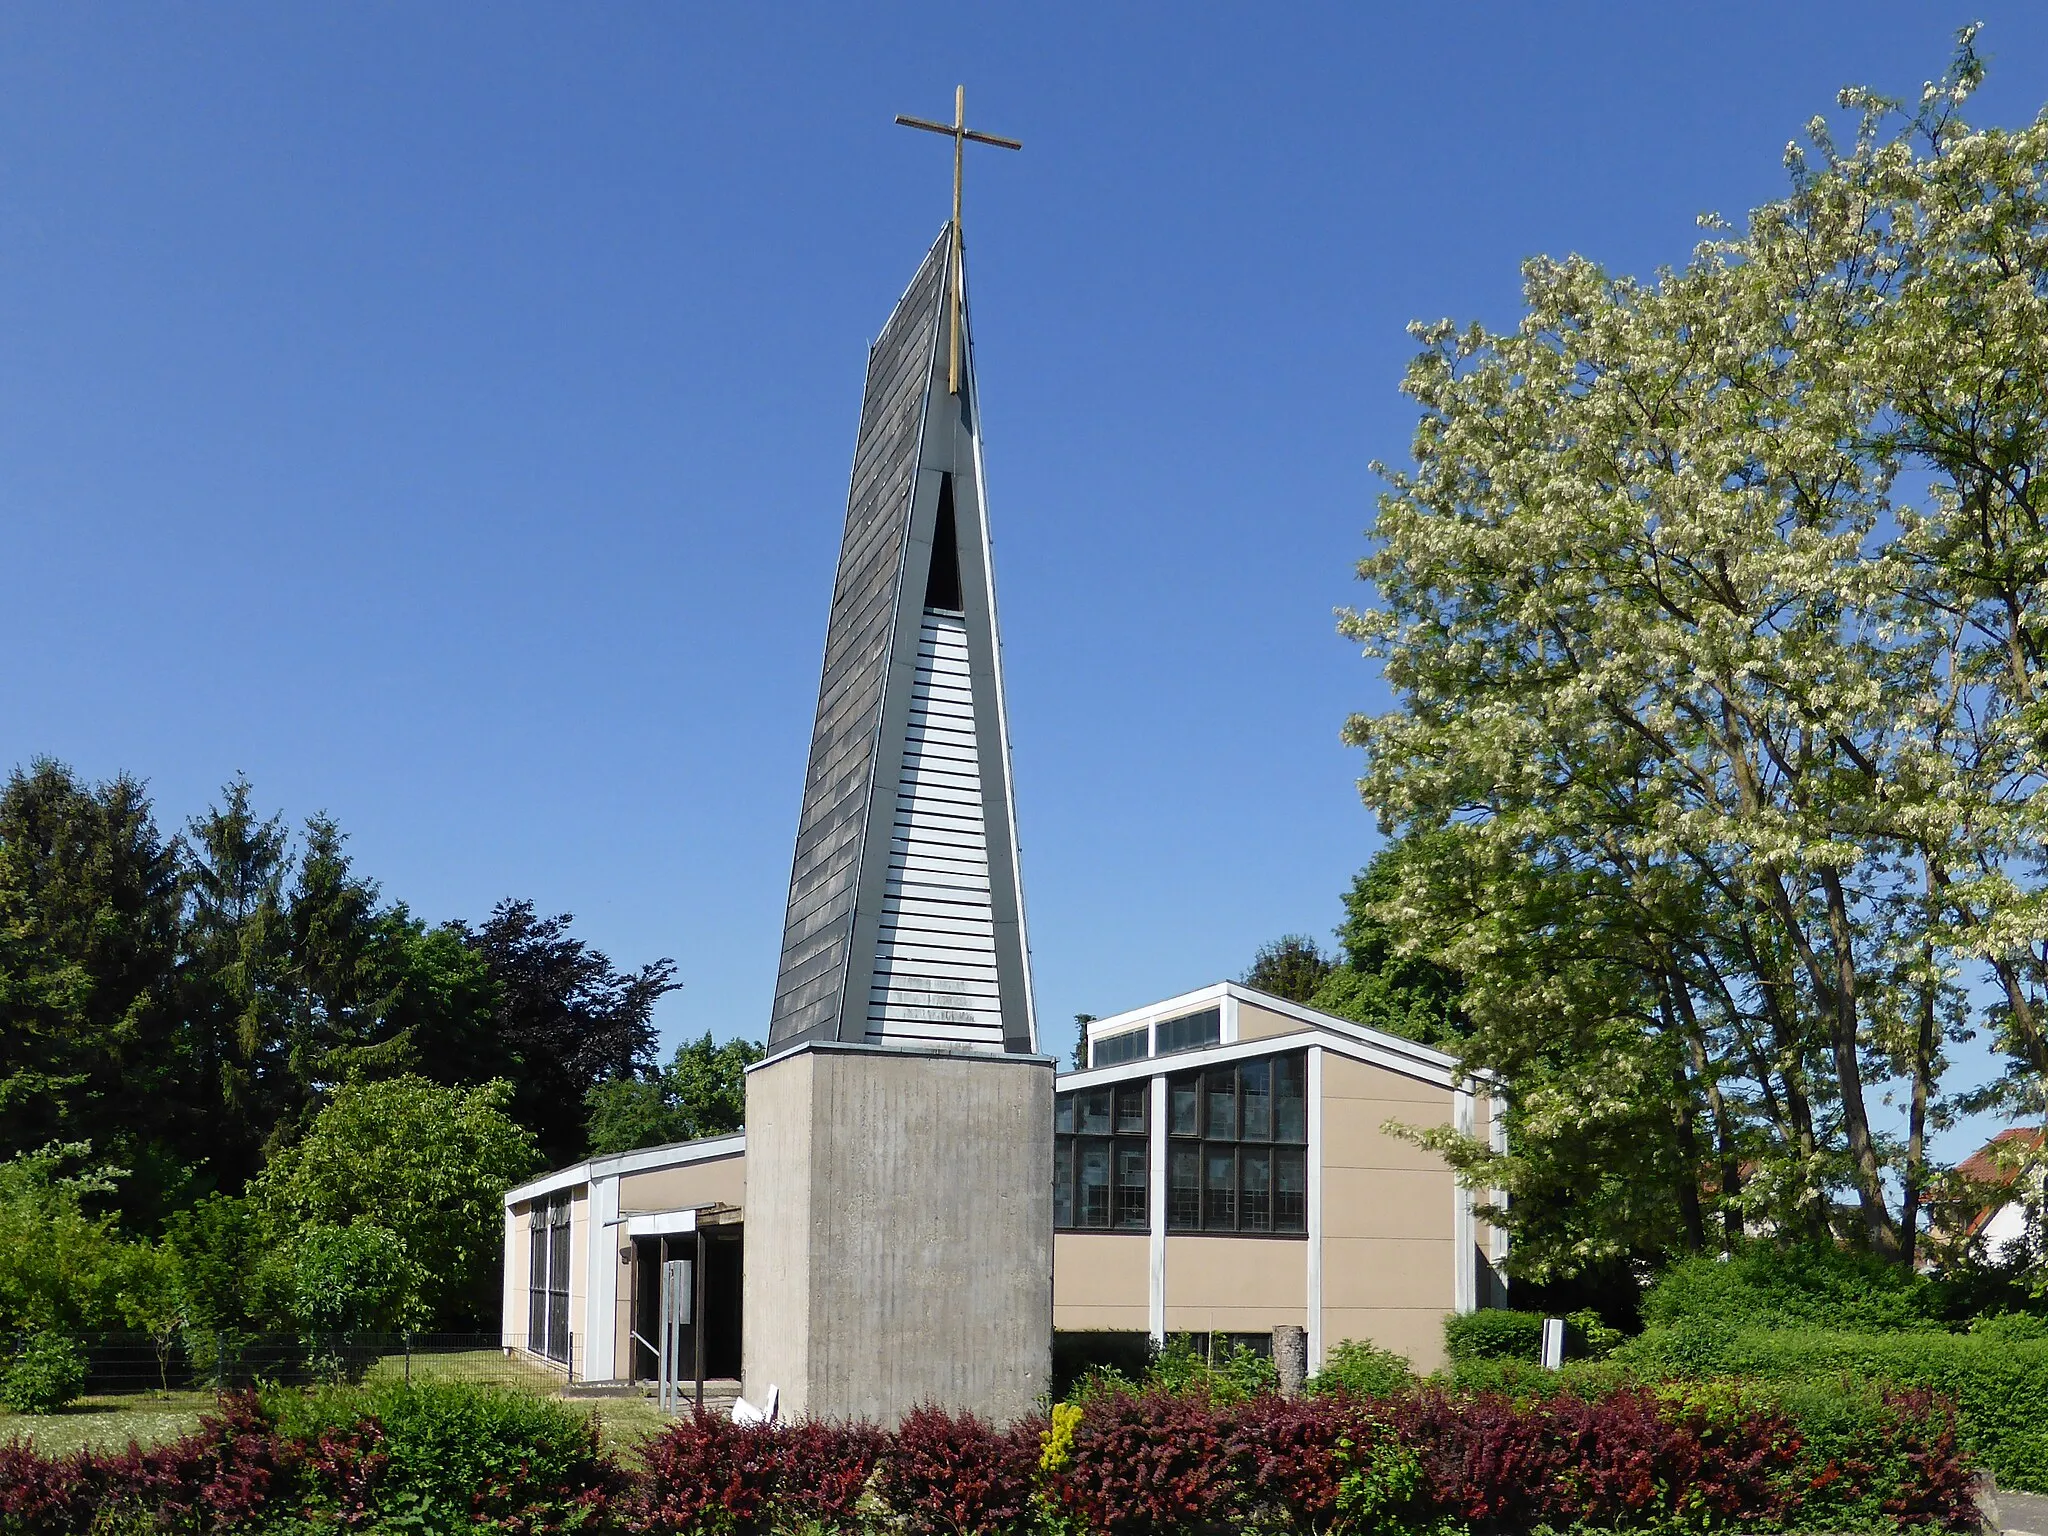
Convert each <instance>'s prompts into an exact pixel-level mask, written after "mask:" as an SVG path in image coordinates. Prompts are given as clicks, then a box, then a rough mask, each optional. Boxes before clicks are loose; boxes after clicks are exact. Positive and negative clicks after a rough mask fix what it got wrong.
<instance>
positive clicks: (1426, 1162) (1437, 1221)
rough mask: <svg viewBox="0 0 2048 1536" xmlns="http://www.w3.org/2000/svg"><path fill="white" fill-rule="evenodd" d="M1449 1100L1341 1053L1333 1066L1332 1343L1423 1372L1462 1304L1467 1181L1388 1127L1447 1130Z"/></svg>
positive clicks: (1328, 1194)
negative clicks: (1461, 1187) (1356, 1346)
mask: <svg viewBox="0 0 2048 1536" xmlns="http://www.w3.org/2000/svg"><path fill="white" fill-rule="evenodd" d="M1451 1118H1452V1095H1451V1092H1450V1090H1448V1089H1444V1088H1438V1087H1436V1086H1434V1085H1433V1084H1429V1083H1422V1082H1417V1081H1416V1080H1415V1079H1414V1078H1411V1077H1405V1076H1403V1075H1402V1074H1400V1073H1398V1072H1390V1071H1388V1070H1386V1069H1385V1068H1383V1067H1376V1066H1373V1065H1371V1064H1370V1063H1367V1062H1361V1061H1352V1060H1350V1059H1349V1058H1346V1057H1342V1056H1339V1055H1338V1054H1337V1053H1336V1052H1334V1051H1331V1052H1326V1053H1325V1055H1324V1059H1323V1338H1324V1340H1325V1345H1324V1347H1325V1349H1326V1350H1327V1349H1329V1348H1332V1347H1334V1346H1335V1345H1336V1344H1338V1343H1340V1342H1341V1341H1343V1340H1345V1339H1370V1340H1371V1341H1372V1342H1373V1343H1375V1344H1377V1345H1379V1346H1381V1347H1382V1348H1384V1349H1392V1350H1398V1351H1399V1352H1400V1353H1402V1354H1404V1355H1406V1356H1407V1357H1408V1358H1409V1360H1410V1361H1411V1362H1413V1363H1414V1365H1415V1368H1416V1369H1417V1370H1419V1371H1431V1370H1435V1369H1436V1368H1437V1367H1438V1366H1440V1365H1442V1364H1443V1363H1444V1353H1443V1320H1444V1315H1445V1314H1446V1313H1448V1312H1450V1311H1451V1310H1452V1308H1453V1306H1454V1304H1455V1298H1456V1273H1457V1271H1456V1265H1457V1263H1458V1262H1459V1261H1460V1259H1461V1258H1463V1259H1465V1260H1467V1261H1469V1259H1470V1257H1471V1256H1470V1255H1462V1256H1461V1255H1459V1254H1457V1253H1456V1252H1455V1248H1456V1243H1455V1226H1456V1210H1457V1181H1456V1180H1455V1179H1454V1178H1453V1177H1452V1174H1451V1171H1450V1169H1449V1168H1448V1167H1447V1166H1446V1165H1445V1163H1444V1161H1443V1159H1442V1158H1441V1157H1439V1156H1437V1154H1436V1153H1434V1152H1429V1151H1425V1150H1424V1149H1423V1148H1421V1147H1418V1146H1415V1145H1413V1144H1412V1143H1410V1142H1406V1141H1402V1140H1400V1139H1398V1138H1396V1137H1393V1136H1389V1135H1387V1134H1386V1132H1385V1131H1383V1130H1382V1129H1381V1128H1380V1127H1381V1126H1382V1125H1384V1124H1385V1123H1386V1122H1387V1121H1388V1120H1399V1121H1401V1122H1402V1123H1404V1124H1408V1125H1417V1126H1426V1125H1448V1124H1450V1123H1451Z"/></svg>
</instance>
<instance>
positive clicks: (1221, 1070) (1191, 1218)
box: [1161, 1026, 1308, 1233]
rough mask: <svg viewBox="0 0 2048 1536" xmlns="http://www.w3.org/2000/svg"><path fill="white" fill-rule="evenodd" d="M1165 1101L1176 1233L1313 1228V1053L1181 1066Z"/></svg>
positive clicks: (1171, 1219)
mask: <svg viewBox="0 0 2048 1536" xmlns="http://www.w3.org/2000/svg"><path fill="white" fill-rule="evenodd" d="M1161 1027H1162V1028H1163V1027H1164V1026H1161ZM1166 1103H1167V1125H1166V1132H1167V1151H1166V1228H1167V1230H1168V1231H1169V1232H1279V1233H1293V1232H1306V1231H1307V1230H1308V1149H1307V1147H1306V1145H1305V1143H1306V1142H1307V1140H1308V1062H1307V1058H1306V1056H1305V1055H1303V1054H1302V1053H1301V1052H1299V1051H1297V1052H1294V1053H1292V1054H1290V1055H1286V1056H1268V1057H1263V1058H1260V1059H1258V1060H1254V1061H1241V1062H1235V1063H1233V1064H1231V1065H1229V1066H1219V1067H1205V1068H1203V1069H1201V1070H1200V1071H1195V1072H1182V1073H1178V1074H1176V1075H1175V1076H1173V1077H1171V1078H1169V1079H1168V1080H1167V1086H1166Z"/></svg>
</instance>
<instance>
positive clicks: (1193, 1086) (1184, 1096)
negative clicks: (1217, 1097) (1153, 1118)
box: [1167, 1077, 1202, 1136]
mask: <svg viewBox="0 0 2048 1536" xmlns="http://www.w3.org/2000/svg"><path fill="white" fill-rule="evenodd" d="M1167 1099H1168V1101H1169V1102H1170V1103H1171V1104H1172V1106H1173V1113H1172V1116H1171V1119H1170V1121H1169V1123H1168V1126H1167V1128H1168V1129H1169V1130H1171V1131H1172V1132H1173V1134H1174V1135H1176V1136H1199V1135H1201V1134H1202V1114H1201V1112H1202V1080H1201V1079H1200V1078H1198V1077H1177V1078H1175V1079H1174V1080H1173V1083H1172V1085H1171V1086H1170V1087H1169V1088H1168V1089H1167Z"/></svg>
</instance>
